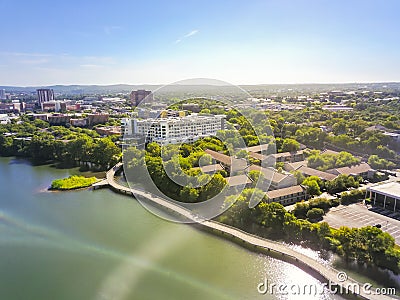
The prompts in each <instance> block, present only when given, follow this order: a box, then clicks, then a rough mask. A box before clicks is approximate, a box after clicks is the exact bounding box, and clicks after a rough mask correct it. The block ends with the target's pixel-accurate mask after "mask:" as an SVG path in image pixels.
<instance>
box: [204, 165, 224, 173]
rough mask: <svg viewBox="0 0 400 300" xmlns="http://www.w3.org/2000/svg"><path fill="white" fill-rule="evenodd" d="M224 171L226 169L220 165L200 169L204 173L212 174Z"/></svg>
mask: <svg viewBox="0 0 400 300" xmlns="http://www.w3.org/2000/svg"><path fill="white" fill-rule="evenodd" d="M223 169H224V168H223V167H222V166H221V165H220V164H214V165H208V166H203V167H200V170H201V171H202V172H203V173H212V172H216V171H221V170H223Z"/></svg>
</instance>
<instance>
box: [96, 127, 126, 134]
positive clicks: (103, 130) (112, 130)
mask: <svg viewBox="0 0 400 300" xmlns="http://www.w3.org/2000/svg"><path fill="white" fill-rule="evenodd" d="M95 130H96V132H97V133H98V134H100V135H116V134H117V135H120V134H121V127H120V126H104V127H96V128H95Z"/></svg>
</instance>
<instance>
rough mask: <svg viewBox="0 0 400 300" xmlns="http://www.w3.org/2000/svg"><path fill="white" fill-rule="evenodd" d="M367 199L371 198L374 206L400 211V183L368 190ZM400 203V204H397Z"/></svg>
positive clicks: (391, 183)
mask: <svg viewBox="0 0 400 300" xmlns="http://www.w3.org/2000/svg"><path fill="white" fill-rule="evenodd" d="M366 197H369V198H370V199H371V201H372V203H373V204H374V205H379V206H382V207H383V208H386V209H390V210H393V211H400V183H399V182H388V183H384V184H378V185H374V186H370V187H368V188H367V192H366ZM398 201H399V203H397V202H398Z"/></svg>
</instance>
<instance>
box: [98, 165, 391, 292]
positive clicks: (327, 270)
mask: <svg viewBox="0 0 400 300" xmlns="http://www.w3.org/2000/svg"><path fill="white" fill-rule="evenodd" d="M121 167H122V163H119V164H117V165H116V166H114V167H113V168H112V169H110V170H109V171H108V172H107V175H106V179H107V181H108V184H109V185H110V186H112V187H113V188H114V189H116V190H121V191H123V192H124V193H126V192H127V191H130V192H131V189H129V188H127V187H125V186H122V185H120V184H118V183H117V182H116V181H115V179H114V175H115V172H116V171H117V170H118V169H119V168H121ZM134 192H135V195H138V196H141V197H144V198H146V199H148V200H150V201H152V202H154V203H156V204H158V205H161V206H163V207H165V208H167V209H170V210H173V211H174V212H176V213H178V214H180V215H182V216H184V217H186V218H188V219H190V220H192V221H193V222H194V223H198V224H200V225H202V226H205V227H208V228H209V229H214V230H217V231H220V232H222V233H225V234H228V235H231V236H234V237H236V238H238V239H240V240H242V241H244V242H246V243H248V244H251V245H253V246H258V247H263V248H265V249H270V250H272V251H275V252H277V253H280V254H283V255H286V256H289V257H292V258H293V259H297V260H299V261H301V262H302V263H303V264H305V265H306V266H308V267H310V268H311V269H313V270H315V271H317V272H318V273H319V274H321V275H322V276H323V277H324V278H326V279H327V280H329V281H330V282H332V283H335V284H338V285H341V286H342V287H346V286H354V284H357V285H358V286H360V287H361V286H362V284H361V283H358V282H357V281H355V280H353V279H352V278H346V279H345V280H344V281H339V280H338V274H339V271H338V270H336V269H334V268H332V267H329V266H326V265H323V264H321V263H320V262H318V261H316V260H314V259H313V258H310V257H308V256H306V255H304V254H302V253H299V252H297V251H295V250H293V249H291V248H288V247H287V246H285V245H283V244H281V243H278V242H275V241H271V240H267V239H264V238H260V237H258V236H255V235H252V234H249V233H247V232H244V231H242V230H239V229H237V228H233V227H231V226H228V225H225V224H222V223H219V222H215V221H209V220H199V218H198V217H196V216H194V215H193V213H192V212H191V211H189V210H187V209H186V208H184V207H182V206H180V205H178V204H176V203H172V202H170V201H168V200H166V199H163V198H160V197H158V196H155V195H152V194H150V193H148V192H145V191H142V190H135V191H134ZM360 296H361V297H362V298H364V299H377V300H378V299H379V300H385V299H393V298H391V297H389V296H384V295H370V294H367V293H365V292H364V291H363V290H362V289H361V288H360Z"/></svg>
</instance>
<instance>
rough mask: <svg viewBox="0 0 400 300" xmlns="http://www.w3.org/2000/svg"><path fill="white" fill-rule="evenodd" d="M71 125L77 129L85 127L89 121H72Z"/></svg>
mask: <svg viewBox="0 0 400 300" xmlns="http://www.w3.org/2000/svg"><path fill="white" fill-rule="evenodd" d="M70 122H71V125H72V126H76V127H85V126H86V125H87V119H70Z"/></svg>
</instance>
